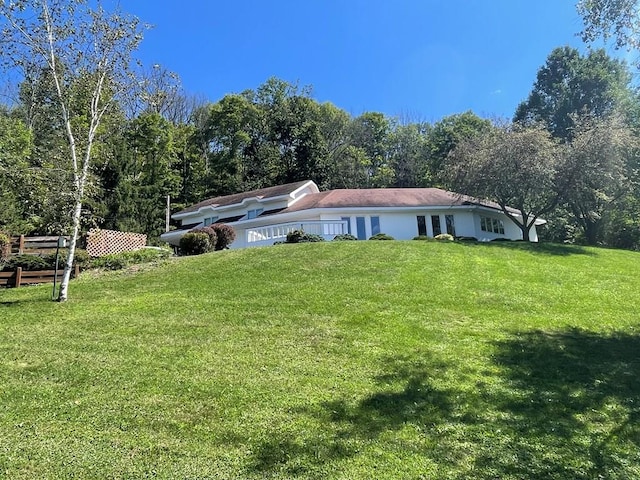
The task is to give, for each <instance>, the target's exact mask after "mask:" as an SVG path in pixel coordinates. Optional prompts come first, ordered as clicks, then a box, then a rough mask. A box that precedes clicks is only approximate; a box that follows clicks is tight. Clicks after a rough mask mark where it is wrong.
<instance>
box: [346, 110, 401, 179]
mask: <svg viewBox="0 0 640 480" xmlns="http://www.w3.org/2000/svg"><path fill="white" fill-rule="evenodd" d="M392 129H393V125H392V122H391V120H390V119H389V118H387V117H386V116H385V115H384V114H382V113H379V112H365V113H363V114H362V115H360V116H359V117H356V118H354V119H353V120H352V121H351V125H350V127H349V143H350V145H352V146H354V147H356V148H358V149H360V151H361V152H363V153H364V154H365V156H366V162H364V167H365V173H366V175H365V179H366V180H365V181H366V184H365V185H363V186H364V187H368V188H371V187H375V188H381V187H388V186H390V185H392V184H393V181H394V179H393V173H394V172H393V170H392V168H391V166H390V165H389V137H390V135H391V131H392Z"/></svg>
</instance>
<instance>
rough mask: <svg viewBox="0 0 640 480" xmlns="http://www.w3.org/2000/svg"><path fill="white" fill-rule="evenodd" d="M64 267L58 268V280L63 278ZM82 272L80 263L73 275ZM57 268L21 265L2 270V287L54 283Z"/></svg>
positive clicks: (0, 277)
mask: <svg viewBox="0 0 640 480" xmlns="http://www.w3.org/2000/svg"><path fill="white" fill-rule="evenodd" d="M63 272H64V267H63V268H61V269H59V270H58V281H60V280H61V279H62V273H63ZM79 274H80V269H79V267H78V265H76V266H75V268H74V270H73V272H71V276H72V278H73V277H77V276H78V275H79ZM54 276H55V270H34V271H29V270H23V269H22V268H21V267H18V268H16V269H15V270H13V271H12V272H0V287H21V286H22V285H34V284H36V283H53V279H54Z"/></svg>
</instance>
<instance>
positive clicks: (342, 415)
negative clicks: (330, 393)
mask: <svg viewBox="0 0 640 480" xmlns="http://www.w3.org/2000/svg"><path fill="white" fill-rule="evenodd" d="M427 358H428V357H427V356H425V355H420V356H397V357H387V358H384V359H383V360H382V362H383V364H384V365H385V366H386V367H387V372H386V373H384V374H382V375H380V376H378V377H377V378H376V379H375V382H376V386H377V389H378V391H376V392H375V393H372V394H370V395H367V396H365V397H363V398H362V399H360V400H358V401H356V402H352V401H347V400H345V399H337V400H333V401H328V402H323V403H321V404H319V405H315V406H312V407H310V408H304V409H299V410H298V411H296V412H295V413H297V414H302V415H303V416H310V417H312V418H313V419H314V420H316V421H318V422H319V423H320V424H321V425H322V426H323V427H322V431H317V432H316V435H310V436H306V437H304V438H299V437H296V436H294V435H282V434H275V435H272V436H271V438H269V439H268V440H267V441H265V442H263V443H262V444H260V445H259V446H258V448H257V449H256V451H255V454H254V458H253V463H252V466H251V470H253V471H254V472H260V473H267V472H270V473H274V472H281V473H284V474H285V475H290V476H294V475H301V474H305V475H306V476H313V475H312V474H313V472H314V471H315V470H317V469H319V468H320V467H322V466H324V465H326V464H327V463H330V462H335V461H339V460H341V459H344V458H347V457H351V456H354V455H356V454H358V452H359V449H360V448H362V443H363V442H367V441H371V440H375V439H377V438H379V437H380V436H381V435H383V434H386V433H388V432H393V431H397V430H400V429H402V428H403V427H405V426H406V425H407V424H410V423H422V422H428V423H430V424H437V423H440V422H441V421H442V420H443V419H444V418H447V417H448V416H449V415H450V409H451V405H450V401H449V398H448V397H449V394H448V393H447V392H446V391H442V390H439V389H437V388H434V387H433V386H432V384H431V376H432V375H437V374H438V373H439V372H440V371H441V370H442V369H443V368H444V365H443V364H442V363H436V362H431V361H427ZM321 477H322V474H318V478H321Z"/></svg>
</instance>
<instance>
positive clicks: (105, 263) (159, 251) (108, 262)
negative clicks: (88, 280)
mask: <svg viewBox="0 0 640 480" xmlns="http://www.w3.org/2000/svg"><path fill="white" fill-rule="evenodd" d="M170 256H171V251H169V250H166V249H164V248H141V249H139V250H133V251H131V252H122V253H113V254H110V255H104V256H102V257H99V258H95V259H93V260H92V261H91V263H90V266H91V267H93V268H106V269H108V270H120V269H122V268H126V267H129V266H131V265H139V264H141V263H152V262H155V261H158V260H164V259H165V258H169V257H170Z"/></svg>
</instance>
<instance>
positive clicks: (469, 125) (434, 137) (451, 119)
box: [424, 111, 491, 186]
mask: <svg viewBox="0 0 640 480" xmlns="http://www.w3.org/2000/svg"><path fill="white" fill-rule="evenodd" d="M490 128H491V122H490V121H489V120H486V119H484V118H480V117H479V116H477V115H476V114H475V113H473V112H472V111H468V112H464V113H459V114H455V115H449V116H447V117H444V118H443V119H442V120H440V121H438V122H436V123H435V124H434V125H433V128H431V129H430V130H429V131H428V132H427V138H428V144H429V169H428V171H427V173H426V178H425V179H424V183H425V184H426V185H429V186H430V185H433V184H435V183H438V179H439V178H440V177H441V176H442V175H443V174H445V173H446V172H444V165H445V164H446V161H447V156H448V155H449V153H450V152H451V151H453V150H454V149H455V148H456V146H457V145H458V144H459V143H460V142H462V141H464V140H467V139H469V138H471V137H473V136H475V135H477V134H479V133H482V132H486V131H488V130H489V129H490Z"/></svg>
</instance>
